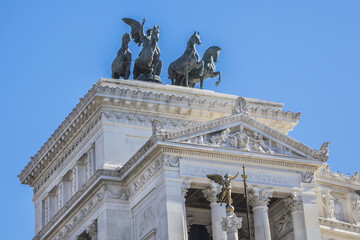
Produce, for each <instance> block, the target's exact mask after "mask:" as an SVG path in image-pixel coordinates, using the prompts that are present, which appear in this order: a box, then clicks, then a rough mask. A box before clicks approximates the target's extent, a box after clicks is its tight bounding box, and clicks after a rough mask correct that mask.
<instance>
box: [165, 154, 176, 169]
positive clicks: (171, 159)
mask: <svg viewBox="0 0 360 240" xmlns="http://www.w3.org/2000/svg"><path fill="white" fill-rule="evenodd" d="M163 161H164V166H168V167H179V162H180V157H178V156H172V155H163Z"/></svg>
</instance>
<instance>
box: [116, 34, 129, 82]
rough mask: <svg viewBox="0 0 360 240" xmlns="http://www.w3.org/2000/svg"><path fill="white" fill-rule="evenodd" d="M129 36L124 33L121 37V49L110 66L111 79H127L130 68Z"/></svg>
mask: <svg viewBox="0 0 360 240" xmlns="http://www.w3.org/2000/svg"><path fill="white" fill-rule="evenodd" d="M129 43H130V35H129V34H128V33H125V34H124V35H123V36H122V43H121V47H120V49H119V51H118V53H117V55H116V57H115V59H114V61H113V63H112V64H111V77H112V78H116V79H119V78H120V77H123V78H124V79H129V76H130V67H131V55H132V54H131V51H130V49H129Z"/></svg>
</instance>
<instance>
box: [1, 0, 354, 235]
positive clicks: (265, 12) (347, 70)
mask: <svg viewBox="0 0 360 240" xmlns="http://www.w3.org/2000/svg"><path fill="white" fill-rule="evenodd" d="M123 17H131V18H135V19H138V20H139V21H140V20H141V19H142V18H144V17H146V19H147V22H146V26H147V27H152V26H153V25H155V24H156V25H159V26H160V31H161V35H160V42H159V45H160V49H161V59H162V61H163V62H164V68H163V72H162V74H161V78H162V79H163V81H164V83H166V84H169V83H170V81H169V80H168V79H167V67H168V65H169V63H170V62H171V61H173V60H175V59H176V58H177V57H179V56H180V55H181V54H182V52H183V51H184V49H185V46H186V41H187V39H188V38H189V36H190V35H191V34H192V33H193V32H194V31H195V30H196V31H199V32H200V36H201V40H202V45H201V46H199V47H198V52H200V53H201V54H202V53H203V52H204V51H205V50H206V49H207V48H208V47H209V46H212V45H218V46H220V47H222V52H221V54H220V58H219V63H218V64H217V68H218V69H219V70H220V71H222V73H223V80H222V82H221V84H220V86H219V87H216V86H215V81H216V80H215V79H212V80H207V81H206V82H205V86H204V88H206V89H210V90H214V91H216V92H222V93H229V94H236V95H239V96H245V97H252V98H259V99H264V100H270V101H278V102H283V103H285V106H284V109H285V110H290V111H294V112H302V113H303V115H302V117H301V120H300V123H299V124H298V126H297V127H296V128H295V129H294V131H292V132H291V133H290V134H289V135H290V136H291V137H293V138H295V139H297V140H299V141H301V142H303V143H304V144H306V145H308V146H310V147H312V148H315V149H318V148H319V147H320V145H321V144H322V143H323V142H324V141H330V142H331V145H330V159H329V164H330V165H331V168H332V170H334V171H335V170H336V171H338V170H340V171H343V172H344V173H345V174H347V173H350V174H351V175H352V174H353V173H354V172H355V171H359V170H360V157H359V154H358V149H359V146H358V145H359V143H358V142H359V141H358V135H359V133H360V131H359V123H358V121H359V119H360V111H359V110H360V109H359V98H358V97H359V94H358V92H359V90H360V84H359V81H360V45H359V44H360V28H359V24H360V1H359V0H347V1H331V0H324V1H300V0H298V1H297V0H294V1H288V0H284V1H268V0H264V1H244V0H236V1H230V0H227V1H210V0H206V1H205V0H202V1H194V0H193V1H185V0H181V1H175V2H174V1H53V0H46V1H45V0H44V1H40V0H39V1H37V0H35V1H24V0H18V1H1V2H0V34H1V37H0V76H1V87H0V91H1V94H0V104H1V106H0V107H1V112H2V114H1V118H0V121H1V133H2V137H1V140H0V141H1V143H0V146H1V154H2V156H1V163H2V168H3V171H2V174H1V179H0V180H1V181H0V182H1V190H2V194H1V196H2V197H1V199H0V206H1V213H2V218H1V220H0V226H1V236H2V238H3V239H32V237H33V236H34V230H33V229H34V220H33V219H34V210H33V204H32V201H31V199H32V190H31V188H30V187H28V186H24V185H20V182H19V180H18V178H17V175H18V174H19V172H20V171H21V170H22V169H23V167H24V166H25V165H26V164H27V162H28V161H29V158H30V156H33V155H34V154H35V153H36V152H37V150H38V149H40V147H41V146H42V145H43V143H44V142H45V141H46V140H47V139H48V138H49V137H50V135H51V134H52V133H53V132H54V130H55V129H56V128H57V126H59V125H60V123H61V122H62V121H63V120H64V119H65V117H66V116H67V115H68V114H69V113H70V112H71V110H72V109H73V108H74V107H75V105H76V104H77V103H78V101H79V100H78V99H79V98H80V97H82V96H83V95H84V94H85V93H86V92H87V90H88V89H90V88H91V86H92V84H94V83H95V82H96V81H97V80H98V79H99V78H100V77H110V74H111V71H110V66H111V63H112V60H113V59H114V57H115V55H116V52H117V50H118V48H119V47H120V44H121V36H122V35H123V33H125V32H129V31H130V28H129V27H128V26H127V25H125V24H124V23H123V22H122V21H121V18H123ZM130 48H131V50H132V52H133V56H136V55H137V54H138V52H139V48H138V47H137V46H136V45H134V44H131V45H130Z"/></svg>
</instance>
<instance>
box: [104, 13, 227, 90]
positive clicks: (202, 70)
mask: <svg viewBox="0 0 360 240" xmlns="http://www.w3.org/2000/svg"><path fill="white" fill-rule="evenodd" d="M122 20H123V21H124V22H125V23H126V24H127V25H129V26H130V27H131V33H130V34H128V33H125V34H124V35H123V37H122V44H121V48H120V49H119V51H118V53H117V55H116V57H115V59H114V61H113V63H112V65H111V72H112V73H111V77H112V78H116V79H119V78H120V77H122V78H124V79H128V78H129V76H130V67H131V62H132V53H131V51H130V49H129V43H130V40H131V38H132V39H133V40H134V42H135V43H137V44H138V46H139V47H140V46H142V50H141V52H140V54H139V56H138V57H137V58H136V60H135V63H134V69H133V75H134V79H136V80H143V81H150V82H157V83H162V82H161V78H160V73H161V70H162V61H161V60H160V48H159V46H158V42H159V37H160V30H159V26H154V27H153V28H152V29H148V30H147V31H146V34H145V32H144V24H145V19H143V21H142V23H141V24H140V23H139V22H138V21H136V20H134V19H131V18H123V19H122ZM200 44H201V40H200V35H199V32H196V31H195V32H194V34H193V35H192V36H191V37H190V39H189V41H188V43H187V47H186V49H185V52H184V53H183V54H182V55H181V56H180V57H179V58H178V59H176V60H175V61H174V62H172V63H171V64H170V66H169V68H168V74H169V79H171V84H172V85H178V86H183V87H192V88H194V87H195V85H196V84H197V83H200V88H201V89H202V88H203V85H204V80H205V79H207V78H215V77H217V76H219V79H218V81H217V82H216V86H218V85H219V83H220V81H221V72H220V71H216V67H215V63H216V62H217V61H218V58H219V54H220V50H221V48H220V47H217V46H212V47H209V48H208V49H207V50H206V51H205V53H204V55H203V57H202V59H201V60H200V56H199V54H198V53H197V51H196V45H200Z"/></svg>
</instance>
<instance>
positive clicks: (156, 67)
mask: <svg viewBox="0 0 360 240" xmlns="http://www.w3.org/2000/svg"><path fill="white" fill-rule="evenodd" d="M122 20H123V21H124V22H125V23H126V24H128V25H129V26H130V27H131V38H132V39H134V42H135V43H137V44H138V45H139V46H141V45H142V46H143V48H142V50H141V52H140V54H139V57H138V58H137V59H136V60H135V64H134V70H133V74H134V79H137V80H143V81H151V82H158V83H162V82H161V79H160V77H159V76H160V73H161V69H162V62H161V60H160V48H159V46H158V41H159V36H160V30H159V26H154V27H153V28H152V29H149V30H148V31H147V32H146V35H145V33H144V24H145V19H143V21H142V23H141V24H140V23H139V22H138V21H136V20H134V19H131V18H123V19H122Z"/></svg>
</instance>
